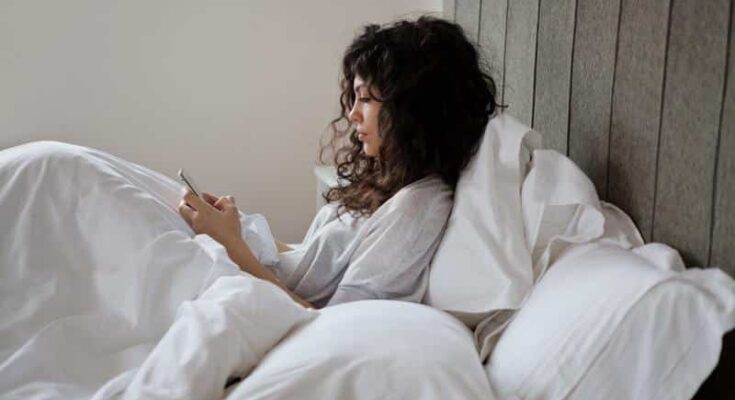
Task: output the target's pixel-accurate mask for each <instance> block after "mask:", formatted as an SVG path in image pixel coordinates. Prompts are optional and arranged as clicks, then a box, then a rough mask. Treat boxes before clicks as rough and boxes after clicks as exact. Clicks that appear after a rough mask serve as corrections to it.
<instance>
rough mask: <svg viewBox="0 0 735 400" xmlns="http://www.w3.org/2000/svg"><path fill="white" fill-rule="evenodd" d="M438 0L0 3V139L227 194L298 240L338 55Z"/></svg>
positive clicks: (437, 8) (434, 8)
mask: <svg viewBox="0 0 735 400" xmlns="http://www.w3.org/2000/svg"><path fill="white" fill-rule="evenodd" d="M441 9H442V1H441V0H380V1H339V0H331V1H330V0H315V1H297V0H292V1H266V0H257V1H194V0H176V1H174V0H164V1H143V0H134V1H95V0H70V1H63V2H61V1H52V0H47V1H39V0H18V1H10V0H5V1H1V2H0V148H5V147H9V146H13V145H16V144H19V143H23V142H28V141H32V140H39V139H54V140H61V141H67V142H71V143H76V144H82V145H86V146H92V147H96V148H100V149H102V150H105V151H108V152H111V153H113V154H116V155H119V156H121V157H123V158H126V159H129V160H132V161H135V162H137V163H140V164H143V165H145V166H147V167H150V168H153V169H155V170H158V171H161V172H163V173H165V174H167V175H169V176H173V175H174V174H175V172H176V170H177V169H178V168H179V167H180V166H184V167H186V168H187V169H188V170H189V172H190V173H191V175H192V176H193V177H194V178H195V180H197V181H198V183H199V185H200V186H201V187H202V188H203V189H204V190H206V191H210V192H213V193H217V194H232V195H234V196H235V197H236V199H237V202H238V204H239V205H240V207H241V209H243V210H244V211H246V212H259V213H263V214H265V215H266V216H267V217H268V219H269V221H270V223H271V227H272V228H273V230H274V233H275V234H276V235H277V236H278V237H279V238H281V239H282V240H286V241H298V240H301V238H302V237H303V234H304V233H305V231H306V229H307V227H308V224H309V222H310V221H311V218H312V217H313V214H314V192H315V185H316V183H315V179H314V177H313V175H312V168H313V166H314V165H315V161H316V156H317V150H318V143H319V138H320V136H321V135H323V134H324V133H325V132H326V126H327V123H328V122H329V121H330V120H331V119H332V118H333V117H334V116H335V115H336V112H337V98H338V87H337V80H338V64H339V60H340V57H341V54H342V51H343V50H344V48H345V46H346V45H347V44H348V43H349V42H350V40H351V39H352V38H353V36H354V33H355V32H356V31H357V29H358V28H359V27H360V26H361V25H362V24H363V23H365V22H387V21H390V20H392V19H394V18H396V17H406V16H412V15H416V14H417V13H422V12H434V13H437V14H439V13H440V12H441Z"/></svg>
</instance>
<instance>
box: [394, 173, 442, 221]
mask: <svg viewBox="0 0 735 400" xmlns="http://www.w3.org/2000/svg"><path fill="white" fill-rule="evenodd" d="M452 204H453V191H452V189H451V188H450V187H449V185H447V184H446V183H445V182H444V180H442V179H441V177H439V176H438V175H429V176H427V177H424V178H422V179H419V180H417V181H415V182H413V183H410V184H408V185H406V186H404V187H403V188H401V189H400V190H399V191H398V192H397V193H396V194H395V195H393V197H391V198H390V199H388V201H386V203H385V204H384V206H388V207H386V208H387V209H388V210H386V211H390V212H400V213H402V214H408V215H417V214H425V213H426V212H431V213H432V214H435V215H436V214H439V215H441V214H446V215H448V214H449V212H450V210H451V209H452Z"/></svg>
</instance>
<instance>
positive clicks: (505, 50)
mask: <svg viewBox="0 0 735 400" xmlns="http://www.w3.org/2000/svg"><path fill="white" fill-rule="evenodd" d="M510 4H511V2H510V1H509V0H506V1H505V27H504V28H505V33H504V34H503V83H502V88H503V93H502V96H501V99H500V102H501V103H503V105H505V92H506V89H507V88H506V87H505V71H506V66H505V59H506V55H507V54H508V10H510Z"/></svg>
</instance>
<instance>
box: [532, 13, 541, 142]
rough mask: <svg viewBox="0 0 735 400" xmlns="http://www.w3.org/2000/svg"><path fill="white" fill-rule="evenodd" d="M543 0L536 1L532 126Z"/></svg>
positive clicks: (534, 110) (534, 116)
mask: <svg viewBox="0 0 735 400" xmlns="http://www.w3.org/2000/svg"><path fill="white" fill-rule="evenodd" d="M542 1H543V0H538V1H537V2H536V43H534V47H535V50H536V54H535V55H534V57H533V96H532V99H531V128H534V122H535V121H536V75H537V72H536V71H537V70H538V31H539V28H540V27H541V2H542Z"/></svg>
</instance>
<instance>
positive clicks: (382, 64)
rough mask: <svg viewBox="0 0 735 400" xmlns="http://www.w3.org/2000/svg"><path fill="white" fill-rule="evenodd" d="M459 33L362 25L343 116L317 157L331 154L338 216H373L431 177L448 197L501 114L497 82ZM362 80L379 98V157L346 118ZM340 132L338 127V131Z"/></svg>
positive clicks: (346, 60) (415, 25)
mask: <svg viewBox="0 0 735 400" xmlns="http://www.w3.org/2000/svg"><path fill="white" fill-rule="evenodd" d="M480 64H481V63H480V59H479V57H478V52H477V50H476V48H475V46H474V45H473V44H472V43H471V42H470V41H469V40H467V38H466V37H465V35H464V33H463V31H462V28H461V27H460V26H459V25H457V24H454V23H451V22H448V21H445V20H442V19H437V18H433V17H426V16H424V17H420V18H419V19H417V20H416V21H406V20H402V21H398V22H394V23H392V24H389V25H386V26H383V27H381V26H379V25H374V24H371V25H367V26H365V27H364V29H363V31H362V33H361V34H360V35H359V36H358V37H357V38H356V39H355V40H354V41H353V42H352V44H350V46H349V47H348V48H347V50H346V52H345V54H344V57H343V59H342V76H341V80H340V86H341V89H342V94H341V96H340V107H341V114H340V116H339V117H338V118H336V119H335V120H333V121H332V122H331V124H330V126H331V128H332V133H333V135H332V137H331V140H330V142H329V143H327V144H326V145H324V146H323V147H322V149H321V152H320V159H323V156H324V152H325V150H327V149H330V150H331V151H332V155H333V157H334V165H336V167H337V176H338V178H339V180H340V185H339V186H338V187H335V188H332V189H330V190H328V191H327V192H326V193H324V195H323V196H324V198H325V200H327V202H340V207H339V211H343V210H344V209H346V210H347V211H349V212H350V213H352V214H353V215H371V214H372V213H373V212H374V211H375V210H376V209H377V208H378V207H380V205H381V204H383V203H384V202H385V201H386V200H388V199H389V198H390V197H391V196H393V195H394V194H395V193H396V192H397V191H398V190H400V189H401V188H402V187H404V186H406V185H408V184H410V183H412V182H414V181H416V180H419V179H421V178H423V177H426V176H428V175H431V174H437V175H439V176H440V177H441V178H442V179H443V180H444V182H446V183H447V184H448V185H449V186H450V187H451V188H452V189H454V188H455V187H456V184H457V180H458V179H459V174H460V172H461V170H462V169H463V168H464V167H465V166H466V165H467V163H468V162H469V160H470V159H471V158H472V156H473V155H474V153H475V152H476V151H477V148H478V146H479V143H480V139H481V138H482V134H483V132H484V128H485V125H486V124H487V121H488V119H489V118H490V116H492V115H493V114H494V112H495V110H496V108H497V107H498V104H497V103H496V101H495V93H496V88H495V82H494V81H493V79H492V78H491V77H490V76H489V75H488V74H487V73H485V72H483V68H482V67H481V65H480ZM356 75H359V76H360V77H361V78H362V79H363V80H365V82H366V83H367V84H368V87H370V88H373V89H374V90H376V91H377V92H378V93H379V97H378V98H377V100H379V101H381V102H382V103H383V104H382V107H381V109H380V113H379V116H378V130H379V135H380V136H381V138H382V145H381V147H380V150H379V154H378V156H377V157H369V156H367V155H366V154H365V153H364V152H363V151H362V142H360V141H359V140H358V138H357V133H356V131H355V127H354V125H353V123H352V122H351V121H350V120H349V118H348V113H349V111H350V109H351V108H352V105H353V103H354V102H355V93H354V91H353V87H352V85H353V80H354V79H355V76H356ZM340 125H343V127H342V128H340Z"/></svg>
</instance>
